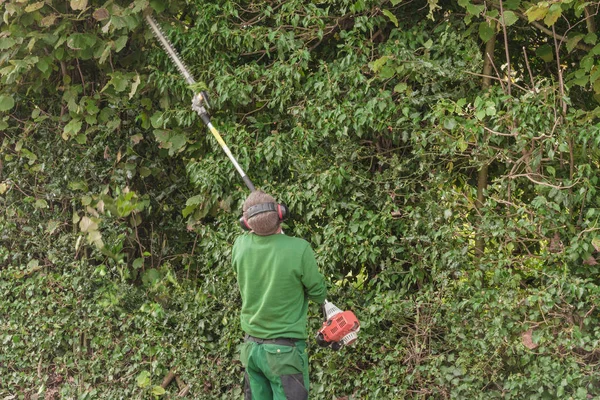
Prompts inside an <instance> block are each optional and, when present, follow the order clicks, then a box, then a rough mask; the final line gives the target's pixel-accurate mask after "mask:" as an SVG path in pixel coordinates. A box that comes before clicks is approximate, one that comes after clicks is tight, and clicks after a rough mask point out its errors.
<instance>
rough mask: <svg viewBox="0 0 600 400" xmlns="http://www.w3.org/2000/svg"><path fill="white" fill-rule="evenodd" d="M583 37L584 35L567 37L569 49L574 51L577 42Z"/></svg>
mask: <svg viewBox="0 0 600 400" xmlns="http://www.w3.org/2000/svg"><path fill="white" fill-rule="evenodd" d="M582 38H583V35H575V36H572V37H569V38H568V39H567V51H568V52H569V53H570V52H572V51H573V49H574V48H575V46H577V43H579V41H580V40H581V39H582Z"/></svg>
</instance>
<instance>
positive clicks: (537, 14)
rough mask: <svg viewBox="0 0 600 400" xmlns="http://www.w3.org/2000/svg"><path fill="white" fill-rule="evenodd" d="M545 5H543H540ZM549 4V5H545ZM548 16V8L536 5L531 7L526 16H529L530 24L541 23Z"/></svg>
mask: <svg viewBox="0 0 600 400" xmlns="http://www.w3.org/2000/svg"><path fill="white" fill-rule="evenodd" d="M540 4H543V3H540ZM545 4H548V3H545ZM546 14H548V6H547V5H546V6H540V5H535V6H532V7H530V8H529V9H528V10H527V11H525V15H527V19H528V20H529V22H533V21H539V20H541V19H544V17H545V16H546Z"/></svg>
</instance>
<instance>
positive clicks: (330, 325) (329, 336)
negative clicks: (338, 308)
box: [318, 311, 360, 345]
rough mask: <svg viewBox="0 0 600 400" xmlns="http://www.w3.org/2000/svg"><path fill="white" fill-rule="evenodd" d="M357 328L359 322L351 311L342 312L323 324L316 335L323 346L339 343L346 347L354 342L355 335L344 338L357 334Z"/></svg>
mask: <svg viewBox="0 0 600 400" xmlns="http://www.w3.org/2000/svg"><path fill="white" fill-rule="evenodd" d="M359 328H360V322H358V318H356V315H354V313H353V312H352V311H343V312H341V313H338V314H335V315H333V316H332V317H331V318H329V319H327V321H325V322H323V327H322V328H321V329H320V330H319V333H318V336H319V341H320V342H324V344H330V343H338V342H341V344H342V345H348V344H350V343H352V342H354V341H355V340H356V335H351V336H349V337H347V338H346V336H348V335H350V334H352V333H354V332H357V331H358V330H359Z"/></svg>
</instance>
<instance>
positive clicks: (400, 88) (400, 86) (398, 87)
mask: <svg viewBox="0 0 600 400" xmlns="http://www.w3.org/2000/svg"><path fill="white" fill-rule="evenodd" d="M407 88H408V85H407V84H406V83H404V82H400V83H399V84H397V85H396V86H394V93H403V92H405V91H406V89H407Z"/></svg>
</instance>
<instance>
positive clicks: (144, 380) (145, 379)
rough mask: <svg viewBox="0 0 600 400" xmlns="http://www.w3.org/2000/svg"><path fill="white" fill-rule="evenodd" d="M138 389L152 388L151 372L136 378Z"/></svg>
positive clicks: (143, 372)
mask: <svg viewBox="0 0 600 400" xmlns="http://www.w3.org/2000/svg"><path fill="white" fill-rule="evenodd" d="M136 382H137V385H138V387H140V388H142V389H143V388H145V387H148V386H150V372H148V371H142V372H140V374H139V375H138V376H137V378H136Z"/></svg>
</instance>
